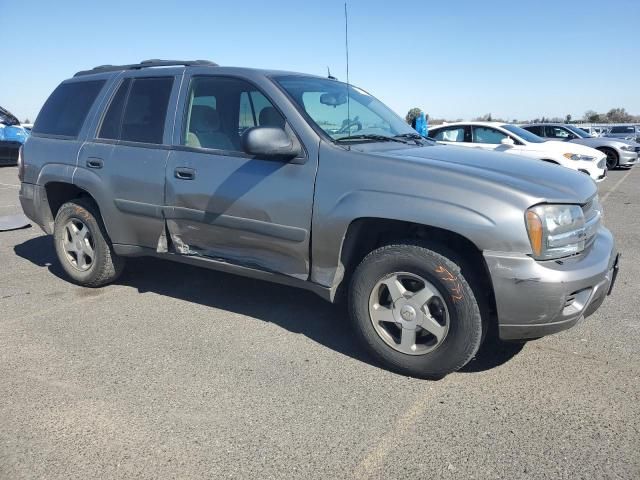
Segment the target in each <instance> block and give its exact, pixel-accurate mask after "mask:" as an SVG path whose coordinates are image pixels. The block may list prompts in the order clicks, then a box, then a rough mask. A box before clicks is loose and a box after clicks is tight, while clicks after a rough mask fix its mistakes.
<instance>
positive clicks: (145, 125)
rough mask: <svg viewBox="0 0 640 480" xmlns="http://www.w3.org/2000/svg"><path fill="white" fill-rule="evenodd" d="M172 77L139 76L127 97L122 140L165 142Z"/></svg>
mask: <svg viewBox="0 0 640 480" xmlns="http://www.w3.org/2000/svg"><path fill="white" fill-rule="evenodd" d="M172 86H173V78H172V77H163V78H136V79H134V80H133V84H132V85H131V89H130V90H129V96H128V98H127V102H126V107H125V109H124V116H123V118H122V130H121V135H120V139H121V140H128V141H131V142H143V143H162V135H163V133H164V120H165V117H166V116H167V106H168V105H169V96H170V95H171V87H172Z"/></svg>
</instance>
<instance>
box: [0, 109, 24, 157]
mask: <svg viewBox="0 0 640 480" xmlns="http://www.w3.org/2000/svg"><path fill="white" fill-rule="evenodd" d="M30 133H31V130H30V129H28V128H25V127H24V126H22V125H20V120H18V119H17V118H16V117H15V116H14V115H13V114H12V113H11V112H9V111H8V110H5V109H4V108H2V107H0V165H15V164H16V163H18V150H20V147H21V146H22V144H23V143H24V142H25V141H26V140H27V138H28V137H29V134H30Z"/></svg>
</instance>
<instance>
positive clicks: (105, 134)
mask: <svg viewBox="0 0 640 480" xmlns="http://www.w3.org/2000/svg"><path fill="white" fill-rule="evenodd" d="M130 86H131V79H127V80H125V81H124V82H122V85H120V88H118V91H117V92H116V94H115V96H114V97H113V99H112V100H111V104H110V105H109V109H108V110H107V113H106V115H105V116H104V120H102V126H101V127H100V133H98V137H99V138H112V139H114V140H116V139H119V138H120V130H121V127H122V113H123V112H124V102H125V101H126V100H127V95H128V94H129V87H130Z"/></svg>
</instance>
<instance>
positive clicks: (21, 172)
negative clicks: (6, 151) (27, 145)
mask: <svg viewBox="0 0 640 480" xmlns="http://www.w3.org/2000/svg"><path fill="white" fill-rule="evenodd" d="M22 148H23V146H22V145H21V146H20V148H19V149H18V179H19V180H20V181H21V182H22V181H24V158H22Z"/></svg>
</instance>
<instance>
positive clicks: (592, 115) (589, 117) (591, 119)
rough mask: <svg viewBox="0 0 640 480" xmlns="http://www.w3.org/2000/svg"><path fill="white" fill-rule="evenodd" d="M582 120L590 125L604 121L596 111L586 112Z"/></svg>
mask: <svg viewBox="0 0 640 480" xmlns="http://www.w3.org/2000/svg"><path fill="white" fill-rule="evenodd" d="M582 119H583V120H584V121H585V122H588V123H598V122H600V121H602V119H601V118H600V114H599V113H598V112H596V111H595V110H587V111H586V112H584V117H583V118H582Z"/></svg>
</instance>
